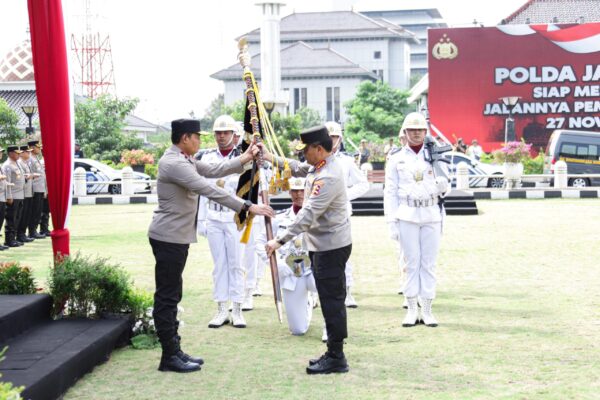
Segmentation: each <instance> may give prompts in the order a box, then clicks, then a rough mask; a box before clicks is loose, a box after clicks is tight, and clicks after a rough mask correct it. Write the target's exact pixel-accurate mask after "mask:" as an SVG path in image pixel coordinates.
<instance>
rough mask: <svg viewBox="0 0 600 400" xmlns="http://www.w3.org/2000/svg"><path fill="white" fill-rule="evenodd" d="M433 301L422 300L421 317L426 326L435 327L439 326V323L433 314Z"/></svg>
mask: <svg viewBox="0 0 600 400" xmlns="http://www.w3.org/2000/svg"><path fill="white" fill-rule="evenodd" d="M432 302H433V299H421V305H422V308H421V316H422V317H423V323H424V324H425V326H430V327H432V328H433V327H435V326H438V322H437V320H436V319H435V317H434V316H433V314H432V313H431V303H432Z"/></svg>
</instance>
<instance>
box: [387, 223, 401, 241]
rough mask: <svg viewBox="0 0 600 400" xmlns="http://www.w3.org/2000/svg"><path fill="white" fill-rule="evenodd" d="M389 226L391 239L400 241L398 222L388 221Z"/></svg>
mask: <svg viewBox="0 0 600 400" xmlns="http://www.w3.org/2000/svg"><path fill="white" fill-rule="evenodd" d="M388 226H389V227H390V239H392V240H395V241H396V242H399V241H400V232H398V224H397V223H396V222H388Z"/></svg>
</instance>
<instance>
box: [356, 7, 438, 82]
mask: <svg viewBox="0 0 600 400" xmlns="http://www.w3.org/2000/svg"><path fill="white" fill-rule="evenodd" d="M361 14H364V15H366V16H367V17H370V18H382V19H385V20H387V21H390V22H391V23H394V24H396V25H399V26H401V27H403V28H404V29H407V30H409V31H410V32H412V33H414V34H415V35H416V36H417V38H418V39H419V42H420V43H418V44H417V43H413V44H411V45H410V71H411V76H415V75H417V76H423V75H424V74H426V73H427V29H429V28H447V27H448V24H446V23H445V22H443V20H442V15H441V14H440V12H439V11H438V9H437V8H423V9H415V10H389V11H363V12H361Z"/></svg>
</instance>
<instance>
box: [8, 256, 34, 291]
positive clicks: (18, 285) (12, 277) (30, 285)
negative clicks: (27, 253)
mask: <svg viewBox="0 0 600 400" xmlns="http://www.w3.org/2000/svg"><path fill="white" fill-rule="evenodd" d="M36 292H37V289H36V287H35V280H34V279H33V276H32V274H31V269H29V267H26V266H23V267H22V266H20V265H19V263H18V262H5V263H0V294H33V293H36Z"/></svg>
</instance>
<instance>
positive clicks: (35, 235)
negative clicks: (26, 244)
mask: <svg viewBox="0 0 600 400" xmlns="http://www.w3.org/2000/svg"><path fill="white" fill-rule="evenodd" d="M29 238H30V239H46V235H41V234H39V233H37V232H35V231H34V232H33V233H30V234H29Z"/></svg>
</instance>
